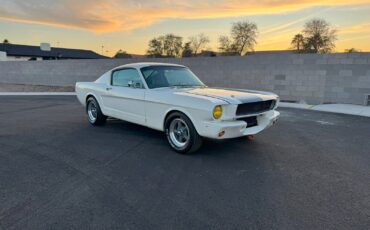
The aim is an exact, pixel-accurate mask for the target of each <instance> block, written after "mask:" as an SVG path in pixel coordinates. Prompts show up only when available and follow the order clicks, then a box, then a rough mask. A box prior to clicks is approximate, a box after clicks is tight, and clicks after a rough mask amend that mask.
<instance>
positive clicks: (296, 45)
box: [291, 34, 304, 52]
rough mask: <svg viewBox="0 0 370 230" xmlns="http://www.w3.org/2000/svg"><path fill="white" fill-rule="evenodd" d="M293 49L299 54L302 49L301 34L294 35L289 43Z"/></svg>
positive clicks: (302, 40) (302, 38) (302, 39)
mask: <svg viewBox="0 0 370 230" xmlns="http://www.w3.org/2000/svg"><path fill="white" fill-rule="evenodd" d="M291 44H292V45H293V48H294V49H295V50H296V51H297V52H301V51H302V50H303V49H304V37H303V35H302V34H296V35H295V36H294V38H293V40H292V42H291Z"/></svg>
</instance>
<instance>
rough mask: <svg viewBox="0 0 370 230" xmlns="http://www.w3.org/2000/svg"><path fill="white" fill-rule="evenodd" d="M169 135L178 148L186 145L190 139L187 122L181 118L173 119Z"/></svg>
mask: <svg viewBox="0 0 370 230" xmlns="http://www.w3.org/2000/svg"><path fill="white" fill-rule="evenodd" d="M169 137H170V139H171V142H172V143H173V144H174V145H175V146H176V147H177V148H183V147H186V145H187V144H188V143H189V140H190V132H189V127H188V125H187V124H186V122H185V121H184V120H182V119H181V118H175V119H173V120H172V121H171V124H170V127H169Z"/></svg>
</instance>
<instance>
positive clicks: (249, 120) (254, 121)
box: [238, 116, 258, 128]
mask: <svg viewBox="0 0 370 230" xmlns="http://www.w3.org/2000/svg"><path fill="white" fill-rule="evenodd" d="M238 121H245V122H247V128H250V127H254V126H257V125H258V121H257V116H253V117H243V118H238Z"/></svg>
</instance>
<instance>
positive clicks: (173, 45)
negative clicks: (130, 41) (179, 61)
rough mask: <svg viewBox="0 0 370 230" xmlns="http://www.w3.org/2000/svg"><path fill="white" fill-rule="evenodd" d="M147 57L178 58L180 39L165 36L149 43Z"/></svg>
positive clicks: (169, 35)
mask: <svg viewBox="0 0 370 230" xmlns="http://www.w3.org/2000/svg"><path fill="white" fill-rule="evenodd" d="M148 46H149V48H148V51H147V55H148V56H150V57H180V56H181V50H182V37H180V36H176V35H173V34H166V35H164V36H159V37H158V38H153V39H152V40H150V41H149V45H148Z"/></svg>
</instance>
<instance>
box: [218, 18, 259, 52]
mask: <svg viewBox="0 0 370 230" xmlns="http://www.w3.org/2000/svg"><path fill="white" fill-rule="evenodd" d="M257 34H258V28H257V24H256V23H254V22H250V21H248V20H245V21H239V22H235V23H233V25H232V28H231V36H230V37H228V36H221V37H220V38H219V43H220V47H219V49H220V51H222V52H227V53H230V52H232V53H233V52H237V53H238V54H239V55H243V54H245V53H246V52H248V51H253V50H254V46H255V45H256V44H257V40H256V39H257Z"/></svg>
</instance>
